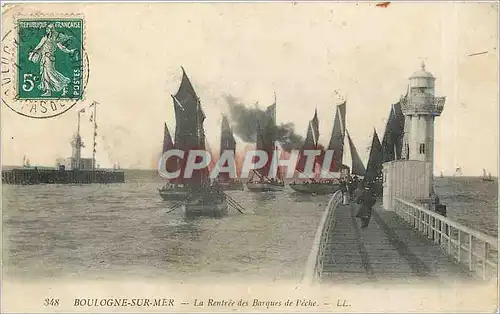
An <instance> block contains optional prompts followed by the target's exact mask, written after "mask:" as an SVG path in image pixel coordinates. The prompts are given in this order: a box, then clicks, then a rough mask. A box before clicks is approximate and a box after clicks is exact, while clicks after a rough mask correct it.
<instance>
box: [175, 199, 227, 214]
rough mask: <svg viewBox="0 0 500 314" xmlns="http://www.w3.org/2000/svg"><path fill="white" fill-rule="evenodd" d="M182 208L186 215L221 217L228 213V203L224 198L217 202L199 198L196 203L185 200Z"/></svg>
mask: <svg viewBox="0 0 500 314" xmlns="http://www.w3.org/2000/svg"><path fill="white" fill-rule="evenodd" d="M183 209H184V214H185V216H186V217H191V218H193V217H199V216H205V217H222V216H226V215H227V213H228V204H227V200H225V199H224V200H222V201H217V202H214V201H206V202H204V201H203V200H200V201H199V202H196V203H191V202H186V204H184V205H183Z"/></svg>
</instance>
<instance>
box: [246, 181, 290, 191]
mask: <svg viewBox="0 0 500 314" xmlns="http://www.w3.org/2000/svg"><path fill="white" fill-rule="evenodd" d="M247 188H248V190H249V191H250V192H272V191H283V189H284V188H285V186H284V185H280V184H272V183H267V182H248V183H247Z"/></svg>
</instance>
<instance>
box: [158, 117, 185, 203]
mask: <svg viewBox="0 0 500 314" xmlns="http://www.w3.org/2000/svg"><path fill="white" fill-rule="evenodd" d="M170 149H174V143H173V141H172V137H171V136H170V132H169V130H168V126H167V123H165V126H164V131H163V150H162V153H165V152H166V151H168V150H170ZM172 161H173V162H174V163H177V160H176V159H172ZM158 193H159V194H160V196H161V198H163V200H165V201H180V200H185V199H186V197H187V195H188V191H187V189H186V187H185V186H184V184H182V183H178V181H177V179H173V180H170V181H169V182H167V183H166V184H165V185H164V186H162V187H161V188H159V189H158Z"/></svg>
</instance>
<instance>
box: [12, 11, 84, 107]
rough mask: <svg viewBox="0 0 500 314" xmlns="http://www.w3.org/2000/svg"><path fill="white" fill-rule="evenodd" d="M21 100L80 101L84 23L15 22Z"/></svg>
mask: <svg viewBox="0 0 500 314" xmlns="http://www.w3.org/2000/svg"><path fill="white" fill-rule="evenodd" d="M17 26H18V45H19V46H18V60H17V63H18V65H19V67H18V72H17V91H18V98H19V99H20V100H31V99H74V100H78V99H81V98H82V96H83V19H78V18H67V19H65V18H60V19H20V20H18V25H17Z"/></svg>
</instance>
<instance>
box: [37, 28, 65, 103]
mask: <svg viewBox="0 0 500 314" xmlns="http://www.w3.org/2000/svg"><path fill="white" fill-rule="evenodd" d="M69 38H70V37H69V36H68V35H65V34H62V33H59V32H56V31H55V30H54V24H49V25H48V26H47V28H46V34H45V36H43V37H42V39H40V42H39V43H38V45H37V46H36V47H35V49H33V51H32V52H30V54H29V57H28V59H29V60H30V61H32V62H34V63H39V64H40V78H41V80H40V83H39V84H38V86H37V88H38V89H39V90H41V91H42V92H43V94H42V95H41V96H51V93H52V92H62V95H61V96H65V95H66V94H67V86H68V83H69V82H70V81H71V80H70V79H69V78H68V77H66V76H64V74H61V72H59V71H57V69H56V64H57V59H56V58H57V57H56V53H55V52H56V49H57V48H59V49H60V50H61V51H62V52H64V53H73V52H74V51H75V48H73V49H68V48H66V47H65V46H64V44H63V42H65V41H67V40H68V39H69Z"/></svg>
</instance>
